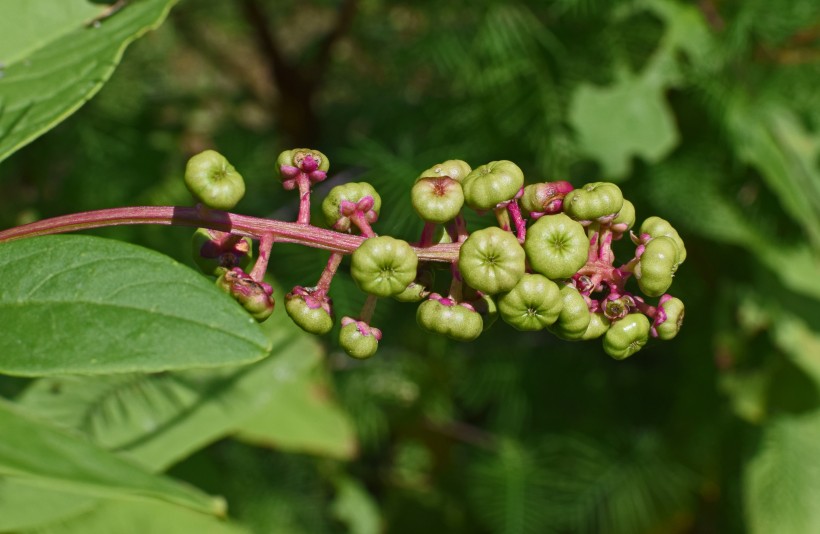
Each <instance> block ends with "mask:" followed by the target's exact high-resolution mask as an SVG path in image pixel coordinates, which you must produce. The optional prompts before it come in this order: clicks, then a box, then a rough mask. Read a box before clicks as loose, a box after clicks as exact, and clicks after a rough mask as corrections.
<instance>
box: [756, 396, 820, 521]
mask: <svg viewBox="0 0 820 534" xmlns="http://www.w3.org/2000/svg"><path fill="white" fill-rule="evenodd" d="M819 453H820V411H815V412H811V413H809V414H806V415H802V416H799V417H783V418H780V419H776V420H774V421H773V422H772V423H770V424H769V425H767V427H766V429H765V431H764V435H763V439H762V442H761V446H760V449H759V450H758V452H757V454H756V455H755V457H754V458H753V459H752V460H751V461H750V462H749V463H748V465H747V467H746V472H745V477H746V480H745V491H744V498H745V510H746V520H747V523H748V528H749V532H752V533H761V534H763V533H765V534H780V533H783V534H804V533H805V534H809V533H813V532H818V531H820V507H818V506H817V503H818V502H820V464H818V462H817V455H818V454H819Z"/></svg>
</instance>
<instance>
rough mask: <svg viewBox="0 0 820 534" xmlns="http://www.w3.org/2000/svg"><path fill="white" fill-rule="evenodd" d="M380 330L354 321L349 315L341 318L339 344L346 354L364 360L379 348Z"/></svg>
mask: <svg viewBox="0 0 820 534" xmlns="http://www.w3.org/2000/svg"><path fill="white" fill-rule="evenodd" d="M380 339H381V331H380V330H379V329H378V328H374V327H371V326H369V325H368V324H366V323H363V322H362V321H354V320H353V319H351V318H349V317H345V318H343V319H342V328H341V329H340V330H339V345H341V347H342V349H344V351H345V352H346V353H347V355H348V356H351V357H353V358H357V359H360V360H364V359H366V358H370V357H371V356H373V355H374V354H376V351H377V350H378V348H379V340H380Z"/></svg>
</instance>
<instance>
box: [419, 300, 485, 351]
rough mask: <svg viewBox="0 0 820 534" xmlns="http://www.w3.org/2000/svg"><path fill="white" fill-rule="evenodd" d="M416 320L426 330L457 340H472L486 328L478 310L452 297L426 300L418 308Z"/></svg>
mask: <svg viewBox="0 0 820 534" xmlns="http://www.w3.org/2000/svg"><path fill="white" fill-rule="evenodd" d="M416 321H417V322H418V324H419V326H421V327H422V328H424V329H425V330H427V331H429V332H433V333H436V334H441V335H444V336H447V337H449V338H451V339H455V340H456V341H472V340H474V339H476V338H477V337H478V336H479V335H481V332H482V331H483V329H484V323H483V320H482V318H481V315H480V314H479V313H478V312H477V311H475V310H471V309H469V308H467V307H465V306H463V305H461V304H457V303H455V302H452V301H451V300H450V299H441V300H439V299H438V298H430V299H428V300H425V301H424V302H422V303H421V304H420V305H419V307H418V309H417V310H416Z"/></svg>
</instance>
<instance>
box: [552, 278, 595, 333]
mask: <svg viewBox="0 0 820 534" xmlns="http://www.w3.org/2000/svg"><path fill="white" fill-rule="evenodd" d="M561 302H562V303H563V306H562V307H561V313H559V314H558V320H557V321H555V324H553V325H552V326H549V327H548V328H549V331H550V332H552V333H553V334H555V335H556V336H558V337H560V338H562V339H567V340H576V339H581V338H582V337H583V336H584V334H586V332H587V328H588V327H589V323H590V321H591V320H592V314H591V313H590V312H589V307H588V306H587V303H586V301H585V300H584V297H583V296H582V295H581V294H580V293H579V292H578V290H577V289H575V288H574V287H572V286H564V287H562V288H561Z"/></svg>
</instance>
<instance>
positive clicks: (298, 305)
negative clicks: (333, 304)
mask: <svg viewBox="0 0 820 534" xmlns="http://www.w3.org/2000/svg"><path fill="white" fill-rule="evenodd" d="M313 304H315V305H314V306H313V307H311V305H310V303H309V302H307V301H306V300H305V298H304V297H303V296H302V295H298V294H294V293H288V294H287V295H286V296H285V311H286V312H287V313H288V316H289V317H290V318H291V319H292V320H293V322H294V323H296V325H297V326H299V328H301V329H302V330H304V331H305V332H309V333H311V334H315V335H322V334H327V333H328V332H330V330H331V329H332V328H333V317H332V316H331V314H330V313H329V312H328V311H327V310H326V309H325V308H324V307H322V306H321V305H319V304H318V303H313Z"/></svg>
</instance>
